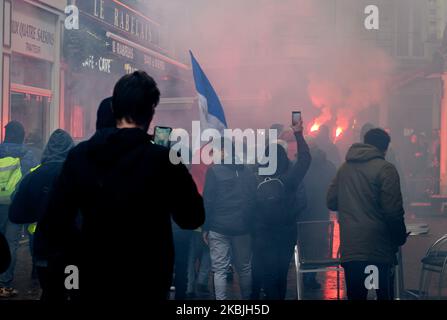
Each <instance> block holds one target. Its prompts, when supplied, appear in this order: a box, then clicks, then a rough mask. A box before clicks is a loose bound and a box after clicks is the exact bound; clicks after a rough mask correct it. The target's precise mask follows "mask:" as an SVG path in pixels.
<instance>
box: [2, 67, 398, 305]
mask: <svg viewBox="0 0 447 320" xmlns="http://www.w3.org/2000/svg"><path fill="white" fill-rule="evenodd" d="M159 99H160V91H159V89H158V87H157V84H156V83H155V81H154V80H153V79H152V78H151V77H150V76H149V75H147V74H146V73H145V72H142V71H137V72H134V73H132V74H130V75H126V76H124V77H122V78H121V79H120V80H119V81H118V82H117V84H116V85H115V87H114V90H113V96H112V97H111V98H107V99H105V100H104V101H103V102H102V103H101V105H100V107H99V109H98V114H97V115H98V118H97V131H96V133H95V134H94V135H93V136H92V137H91V138H90V139H89V140H87V141H84V142H81V143H79V144H78V145H76V146H75V144H74V142H73V140H72V138H71V137H70V135H69V134H68V133H67V132H65V131H63V130H61V129H58V130H56V131H55V132H53V133H52V135H51V136H50V138H49V140H48V143H47V145H46V147H45V149H44V151H43V153H42V156H41V159H40V160H39V161H37V160H36V157H35V155H33V152H32V151H31V150H30V149H29V148H27V146H26V145H24V136H25V129H24V128H23V126H22V125H21V124H20V123H18V122H16V121H12V122H10V123H9V124H8V125H7V126H6V128H5V139H4V141H3V143H2V144H0V200H1V203H0V273H1V275H0V297H1V298H8V297H12V296H14V295H16V294H17V291H16V290H15V289H14V288H13V280H14V268H15V265H16V260H17V248H18V244H19V239H20V236H21V234H22V231H23V230H24V229H25V230H26V233H27V234H28V235H29V237H30V244H31V246H30V249H31V253H32V258H33V259H32V260H33V268H34V270H35V276H36V277H37V278H38V279H39V283H40V286H41V289H42V297H41V299H42V300H46V301H64V300H72V301H110V300H117V299H118V300H131V301H138V300H141V301H147V300H148V299H153V300H164V299H168V297H169V294H170V292H171V290H175V299H178V300H183V299H193V298H197V297H199V298H203V297H204V295H208V296H209V297H214V298H215V299H217V300H225V299H229V298H230V296H229V295H228V291H229V288H228V287H229V285H228V283H229V280H230V279H231V278H232V277H233V273H236V274H237V278H238V284H239V288H240V297H241V298H242V299H247V300H248V299H253V300H258V299H267V300H283V299H285V298H286V291H287V284H288V282H287V276H288V272H289V267H290V264H291V261H292V257H293V252H294V248H295V245H296V241H297V222H304V221H325V220H329V212H330V210H332V211H335V212H338V220H339V224H340V235H341V243H340V246H341V247H340V249H341V250H340V258H341V263H342V265H343V267H344V269H345V274H346V276H345V277H346V284H347V289H348V290H347V294H348V298H349V299H366V292H367V291H366V288H364V278H365V276H366V275H365V273H364V269H365V267H366V266H368V265H376V266H377V267H378V268H379V271H380V273H381V278H380V279H381V280H380V281H381V283H380V284H381V285H380V289H379V290H377V291H378V294H377V296H378V298H379V299H392V297H393V294H392V280H393V276H392V272H391V271H392V269H393V265H394V264H395V263H396V259H395V255H396V252H397V249H398V247H399V246H401V245H403V244H404V243H405V240H406V230H405V224H404V209H403V200H402V195H401V189H400V179H399V174H398V170H397V169H396V167H395V166H394V165H393V164H391V163H390V162H388V161H387V160H385V155H386V153H387V151H388V149H389V144H390V136H389V135H388V134H387V133H386V132H385V131H384V130H382V129H379V128H373V127H371V128H367V130H366V132H364V134H363V135H364V137H362V140H363V141H361V143H360V142H359V143H356V144H354V145H353V146H352V147H351V148H350V150H349V151H348V154H347V156H346V161H345V162H344V163H343V164H342V160H341V158H340V155H339V154H338V151H337V148H336V147H335V146H334V144H333V143H332V142H331V139H330V137H329V131H328V130H327V128H325V127H322V128H321V130H320V133H319V135H318V137H316V138H315V139H310V140H309V139H307V138H305V136H304V130H303V122H302V121H300V122H298V123H295V124H293V125H292V126H291V127H290V128H289V129H284V127H283V126H281V125H278V124H276V125H273V126H272V128H275V129H276V130H278V133H279V134H280V135H279V137H280V138H279V140H278V141H269V144H268V147H267V149H266V150H265V152H266V154H270V152H276V154H275V157H274V158H275V159H276V161H277V170H276V172H275V173H274V174H273V175H270V176H262V175H259V174H258V170H257V169H258V167H259V166H261V164H259V165H257V164H256V165H247V164H237V163H241V162H240V161H236V157H238V156H239V155H237V154H236V151H235V148H234V143H233V141H225V139H222V141H221V142H222V143H221V145H222V148H221V150H220V156H221V159H222V160H223V161H222V164H213V165H211V166H209V167H208V168H207V170H206V172H205V173H202V176H200V175H198V174H196V172H197V170H196V169H197V168H195V167H194V166H191V167H186V166H185V165H183V164H182V163H180V164H173V163H171V161H170V160H169V149H168V148H165V147H162V146H159V145H156V144H154V143H153V141H152V139H151V136H150V135H149V134H148V133H147V132H148V129H149V126H150V123H151V121H152V118H153V115H154V113H155V109H156V106H157V105H158V103H159ZM306 140H308V141H306ZM338 167H340V168H339V169H338V171H337V168H338ZM196 183H197V185H196ZM3 235H4V236H3ZM67 266H76V267H78V268H79V275H80V279H79V280H80V281H79V283H80V286H79V289H77V290H68V289H67V288H66V286H65V285H66V281H65V280H66V276H67V275H66V273H65V268H66V267H67ZM303 281H304V285H305V286H306V287H308V288H313V289H315V288H319V286H320V284H319V283H318V281H317V278H316V276H315V274H312V273H309V274H307V275H306V276H305V277H304V279H303Z"/></svg>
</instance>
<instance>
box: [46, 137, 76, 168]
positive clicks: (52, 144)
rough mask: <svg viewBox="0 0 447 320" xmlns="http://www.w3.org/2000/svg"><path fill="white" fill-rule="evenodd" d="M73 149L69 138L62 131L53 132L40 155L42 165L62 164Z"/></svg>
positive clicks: (71, 140) (72, 143)
mask: <svg viewBox="0 0 447 320" xmlns="http://www.w3.org/2000/svg"><path fill="white" fill-rule="evenodd" d="M73 147H74V142H73V139H72V138H71V136H70V135H69V134H68V133H67V132H66V131H64V130H62V129H57V130H56V131H54V132H53V134H52V135H51V136H50V139H49V140H48V143H47V145H46V147H45V150H44V151H43V154H42V163H45V162H63V161H65V159H66V158H67V155H68V152H69V151H70V150H71V148H73Z"/></svg>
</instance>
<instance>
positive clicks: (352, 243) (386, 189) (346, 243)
mask: <svg viewBox="0 0 447 320" xmlns="http://www.w3.org/2000/svg"><path fill="white" fill-rule="evenodd" d="M327 205H328V208H329V209H331V210H333V211H338V214H339V223H340V249H341V260H342V262H349V261H371V262H376V263H388V264H392V263H395V262H396V258H395V255H396V252H397V249H398V247H399V246H401V245H403V244H404V243H405V241H406V230H405V224H404V213H405V212H404V209H403V204H402V195H401V191H400V181H399V174H398V172H397V170H396V168H395V167H394V166H393V165H392V164H391V163H389V162H387V161H385V159H384V154H383V152H381V151H379V150H378V149H377V148H375V147H374V146H372V145H367V144H354V145H353V146H352V147H351V148H350V150H349V151H348V154H347V156H346V163H345V164H343V165H342V167H341V168H340V169H339V170H338V172H337V175H336V177H335V179H334V181H333V182H332V184H331V186H330V188H329V191H328V194H327Z"/></svg>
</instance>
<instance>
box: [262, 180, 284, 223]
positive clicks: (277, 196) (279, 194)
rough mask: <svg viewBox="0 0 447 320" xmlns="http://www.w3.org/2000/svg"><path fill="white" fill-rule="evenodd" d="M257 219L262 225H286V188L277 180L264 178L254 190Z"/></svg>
mask: <svg viewBox="0 0 447 320" xmlns="http://www.w3.org/2000/svg"><path fill="white" fill-rule="evenodd" d="M256 203H257V207H258V213H259V217H258V218H259V219H260V220H261V222H262V223H263V224H268V225H273V226H275V225H276V226H280V225H284V224H287V223H288V217H289V213H288V210H287V208H286V187H285V186H284V183H283V182H282V181H281V180H280V179H278V178H269V177H267V178H265V179H264V180H263V181H262V182H261V183H259V185H258V188H257V190H256Z"/></svg>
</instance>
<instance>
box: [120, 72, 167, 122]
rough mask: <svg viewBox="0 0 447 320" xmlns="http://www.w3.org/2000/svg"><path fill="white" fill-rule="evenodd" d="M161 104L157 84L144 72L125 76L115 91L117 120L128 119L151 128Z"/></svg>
mask: <svg viewBox="0 0 447 320" xmlns="http://www.w3.org/2000/svg"><path fill="white" fill-rule="evenodd" d="M159 102H160V90H159V89H158V87H157V83H156V82H155V80H154V79H153V78H152V77H151V76H149V75H148V74H147V73H146V72H144V71H135V72H134V73H131V74H128V75H125V76H123V77H122V78H121V79H119V80H118V82H117V83H116V85H115V88H114V89H113V97H112V109H113V114H114V116H115V119H116V120H120V119H126V120H127V121H129V122H134V123H135V124H137V125H139V126H147V127H149V124H150V122H151V121H152V118H153V116H154V109H155V107H156V106H157V105H158V103H159Z"/></svg>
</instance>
